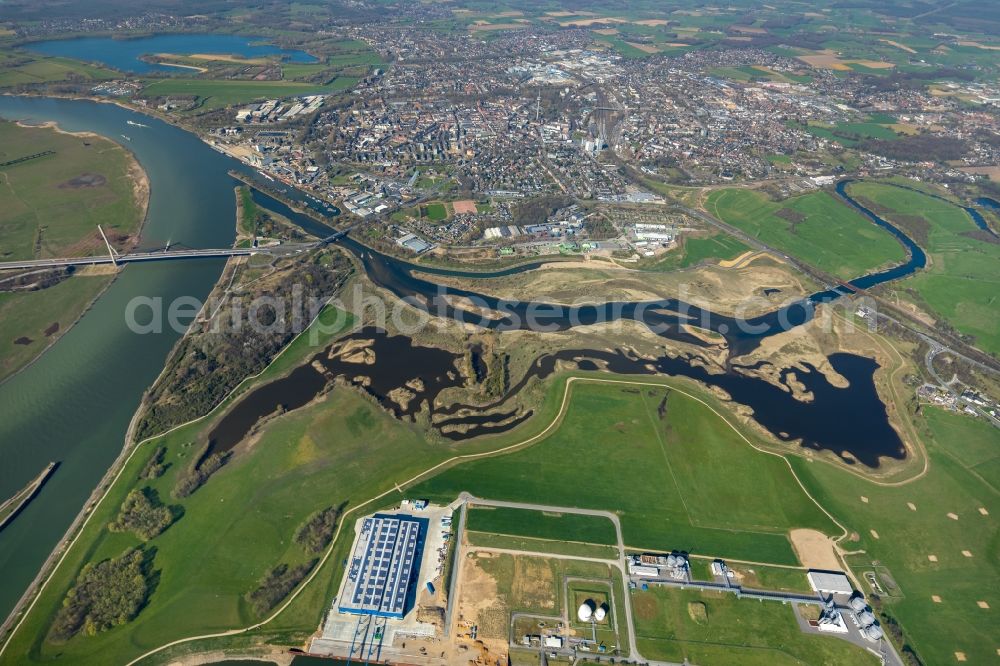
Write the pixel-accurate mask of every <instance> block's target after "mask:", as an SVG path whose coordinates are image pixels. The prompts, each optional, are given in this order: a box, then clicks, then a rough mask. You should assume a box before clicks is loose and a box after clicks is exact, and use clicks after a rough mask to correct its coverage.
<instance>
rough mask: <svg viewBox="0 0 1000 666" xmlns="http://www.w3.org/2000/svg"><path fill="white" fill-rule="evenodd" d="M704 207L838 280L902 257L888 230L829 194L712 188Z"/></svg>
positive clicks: (763, 241)
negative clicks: (770, 194)
mask: <svg viewBox="0 0 1000 666" xmlns="http://www.w3.org/2000/svg"><path fill="white" fill-rule="evenodd" d="M705 208H706V209H707V210H708V212H709V213H712V214H713V215H715V216H716V217H718V218H719V219H721V220H722V221H724V222H726V223H727V224H731V225H733V226H735V227H738V228H740V229H741V230H743V231H744V232H746V233H748V234H750V235H751V236H754V237H755V238H757V239H759V240H760V241H761V242H762V243H765V244H767V245H770V246H772V247H774V248H777V249H779V250H782V251H783V252H787V253H788V254H790V255H792V256H794V257H797V258H798V259H801V260H802V261H804V262H806V263H809V264H812V265H813V266H815V267H817V268H819V269H821V270H823V271H826V272H828V273H832V274H834V275H836V276H837V277H839V278H842V279H850V278H854V277H858V276H859V275H862V274H864V273H867V272H869V271H870V270H872V269H874V268H877V267H879V266H882V265H884V264H887V263H895V262H902V261H903V260H904V258H905V256H906V255H905V252H904V250H903V248H902V246H900V245H899V243H897V242H896V240H895V239H894V238H893V237H892V236H891V235H890V234H889V232H887V231H885V230H883V229H880V228H878V227H876V226H875V225H874V224H872V223H871V222H870V221H869V220H868V219H866V218H865V217H863V216H862V215H860V214H859V213H856V212H855V211H854V210H852V209H851V208H849V207H848V206H847V205H846V204H844V203H842V202H840V201H839V200H838V199H836V198H835V197H834V196H833V195H832V194H829V193H827V192H813V193H811V194H804V195H801V196H797V197H793V198H791V199H787V200H785V201H782V202H780V203H778V202H774V201H770V200H769V199H767V198H766V197H765V196H764V195H762V194H759V193H757V192H754V191H751V190H745V189H725V190H716V191H715V192H712V193H711V194H710V195H709V197H708V201H707V203H706V204H705Z"/></svg>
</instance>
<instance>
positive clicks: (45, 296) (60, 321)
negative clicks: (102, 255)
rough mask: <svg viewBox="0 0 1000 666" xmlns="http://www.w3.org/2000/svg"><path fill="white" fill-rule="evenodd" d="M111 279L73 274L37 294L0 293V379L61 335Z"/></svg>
mask: <svg viewBox="0 0 1000 666" xmlns="http://www.w3.org/2000/svg"><path fill="white" fill-rule="evenodd" d="M111 279H112V278H111V276H110V275H93V276H83V275H77V276H73V277H71V278H69V279H68V280H63V281H62V282H60V283H59V284H56V285H54V286H51V287H48V288H46V289H42V290H39V291H19V292H16V293H11V292H5V293H0V380H3V379H5V378H6V377H8V376H10V375H12V374H13V373H15V372H17V371H18V370H20V369H21V368H23V367H24V366H25V365H27V364H28V363H30V362H31V361H32V360H33V359H34V358H35V357H36V356H38V355H39V354H40V353H41V352H42V351H43V350H44V349H45V347H46V346H48V344H49V343H50V342H51V341H52V340H54V339H55V338H57V337H58V336H59V335H61V334H62V333H65V332H66V330H67V329H69V328H70V327H71V326H72V325H73V324H74V323H75V322H76V320H77V318H78V317H79V316H80V314H81V313H82V312H83V310H84V308H86V307H87V306H88V305H89V304H90V303H91V302H92V301H93V300H94V299H95V298H96V297H97V296H98V294H100V293H101V291H102V290H103V289H104V288H105V287H106V286H107V285H108V284H109V283H110V282H111ZM53 329H55V330H53ZM50 331H51V332H50ZM26 340H27V341H26ZM15 341H19V342H15Z"/></svg>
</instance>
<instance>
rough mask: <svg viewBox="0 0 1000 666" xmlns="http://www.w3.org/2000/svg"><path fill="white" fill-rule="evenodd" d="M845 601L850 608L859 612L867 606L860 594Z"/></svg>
mask: <svg viewBox="0 0 1000 666" xmlns="http://www.w3.org/2000/svg"><path fill="white" fill-rule="evenodd" d="M847 603H848V604H849V605H850V607H851V608H852V609H854V610H855V611H857V612H859V613H860V612H861V611H863V610H865V609H866V608H868V604H866V603H865V598H864V597H863V596H861V595H857V596H854V597H851V600H850V601H849V602H847Z"/></svg>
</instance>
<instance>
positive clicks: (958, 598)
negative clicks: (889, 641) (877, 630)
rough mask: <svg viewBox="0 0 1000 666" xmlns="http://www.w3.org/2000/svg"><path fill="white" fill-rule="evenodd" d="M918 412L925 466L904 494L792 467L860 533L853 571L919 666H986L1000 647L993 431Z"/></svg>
mask: <svg viewBox="0 0 1000 666" xmlns="http://www.w3.org/2000/svg"><path fill="white" fill-rule="evenodd" d="M924 413H925V415H926V421H925V423H926V427H925V428H922V431H923V433H924V434H925V436H924V437H923V439H924V441H925V442H926V443H927V445H928V454H929V458H930V460H929V462H930V464H929V467H928V470H927V473H926V474H925V475H924V476H922V477H920V478H918V479H916V480H914V481H911V482H909V483H906V484H905V485H902V486H879V485H876V484H874V483H871V482H869V481H866V480H864V479H861V478H859V477H857V476H855V475H853V474H851V473H849V472H847V471H844V470H842V469H840V468H837V467H834V466H831V465H814V464H809V463H807V462H805V461H804V460H800V459H792V463H793V465H794V466H795V468H796V470H797V471H798V473H799V476H800V478H801V479H802V480H803V482H804V483H805V484H806V486H807V487H808V488H809V490H810V492H811V493H812V494H813V495H814V496H816V497H817V498H820V499H821V500H823V502H824V504H825V505H826V506H827V507H829V509H830V510H831V511H832V512H833V513H834V515H836V516H838V517H839V518H840V519H841V520H842V521H843V522H845V524H846V526H847V528H848V529H849V530H850V531H852V532H853V533H856V534H857V537H856V540H854V541H846V542H845V543H844V547H845V549H848V550H854V551H858V554H857V555H854V556H851V557H850V558H849V562H850V564H851V567H852V569H854V571H855V573H857V574H859V576H863V575H864V573H865V572H869V571H871V572H875V573H876V575H877V580H878V583H879V585H880V586H881V587H882V588H883V593H882V594H881V596H882V599H883V602H884V606H885V609H886V610H887V611H888V613H889V614H890V615H891V616H892V617H894V618H895V619H896V620H897V621H898V622H899V623H900V625H901V626H902V628H903V631H904V632H905V635H906V640H907V641H908V642H909V643H910V645H912V646H913V648H914V649H915V650H916V652H917V654H918V656H919V657H920V658H921V660H922V661H923V663H925V664H951V663H956V657H955V653H963V654H964V655H965V656H966V658H967V659H968V662H969V663H972V664H976V663H993V662H995V660H996V656H997V649H998V648H1000V624H998V623H997V622H996V617H995V613H996V609H997V608H1000V559H998V557H997V544H998V543H1000V529H998V527H997V521H996V516H997V515H1000V485H997V474H996V470H997V462H998V457H997V451H998V447H1000V436H998V432H1000V431H997V430H996V429H994V428H992V427H991V426H990V425H988V424H986V423H984V422H982V421H978V422H977V421H971V420H970V419H968V418H967V417H964V416H960V415H957V414H953V413H948V412H944V411H942V410H939V409H937V408H933V407H925V408H924ZM876 562H877V563H878V564H877V566H876V565H874V564H873V563H876ZM863 584H867V583H863ZM864 591H865V592H866V593H869V594H870V593H871V592H872V590H871V589H865V590H864ZM980 602H983V603H984V604H985V605H986V606H987V607H986V608H984V607H982V606H981V605H980ZM884 624H885V623H884V622H883V625H884Z"/></svg>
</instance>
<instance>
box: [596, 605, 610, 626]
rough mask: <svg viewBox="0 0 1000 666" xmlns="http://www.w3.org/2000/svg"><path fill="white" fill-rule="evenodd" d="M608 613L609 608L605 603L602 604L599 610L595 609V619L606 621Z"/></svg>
mask: <svg viewBox="0 0 1000 666" xmlns="http://www.w3.org/2000/svg"><path fill="white" fill-rule="evenodd" d="M607 614H608V610H607V608H605V604H601V605H600V606H598V607H597V610H596V611H594V621H595V622H604V618H605V616H607Z"/></svg>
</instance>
